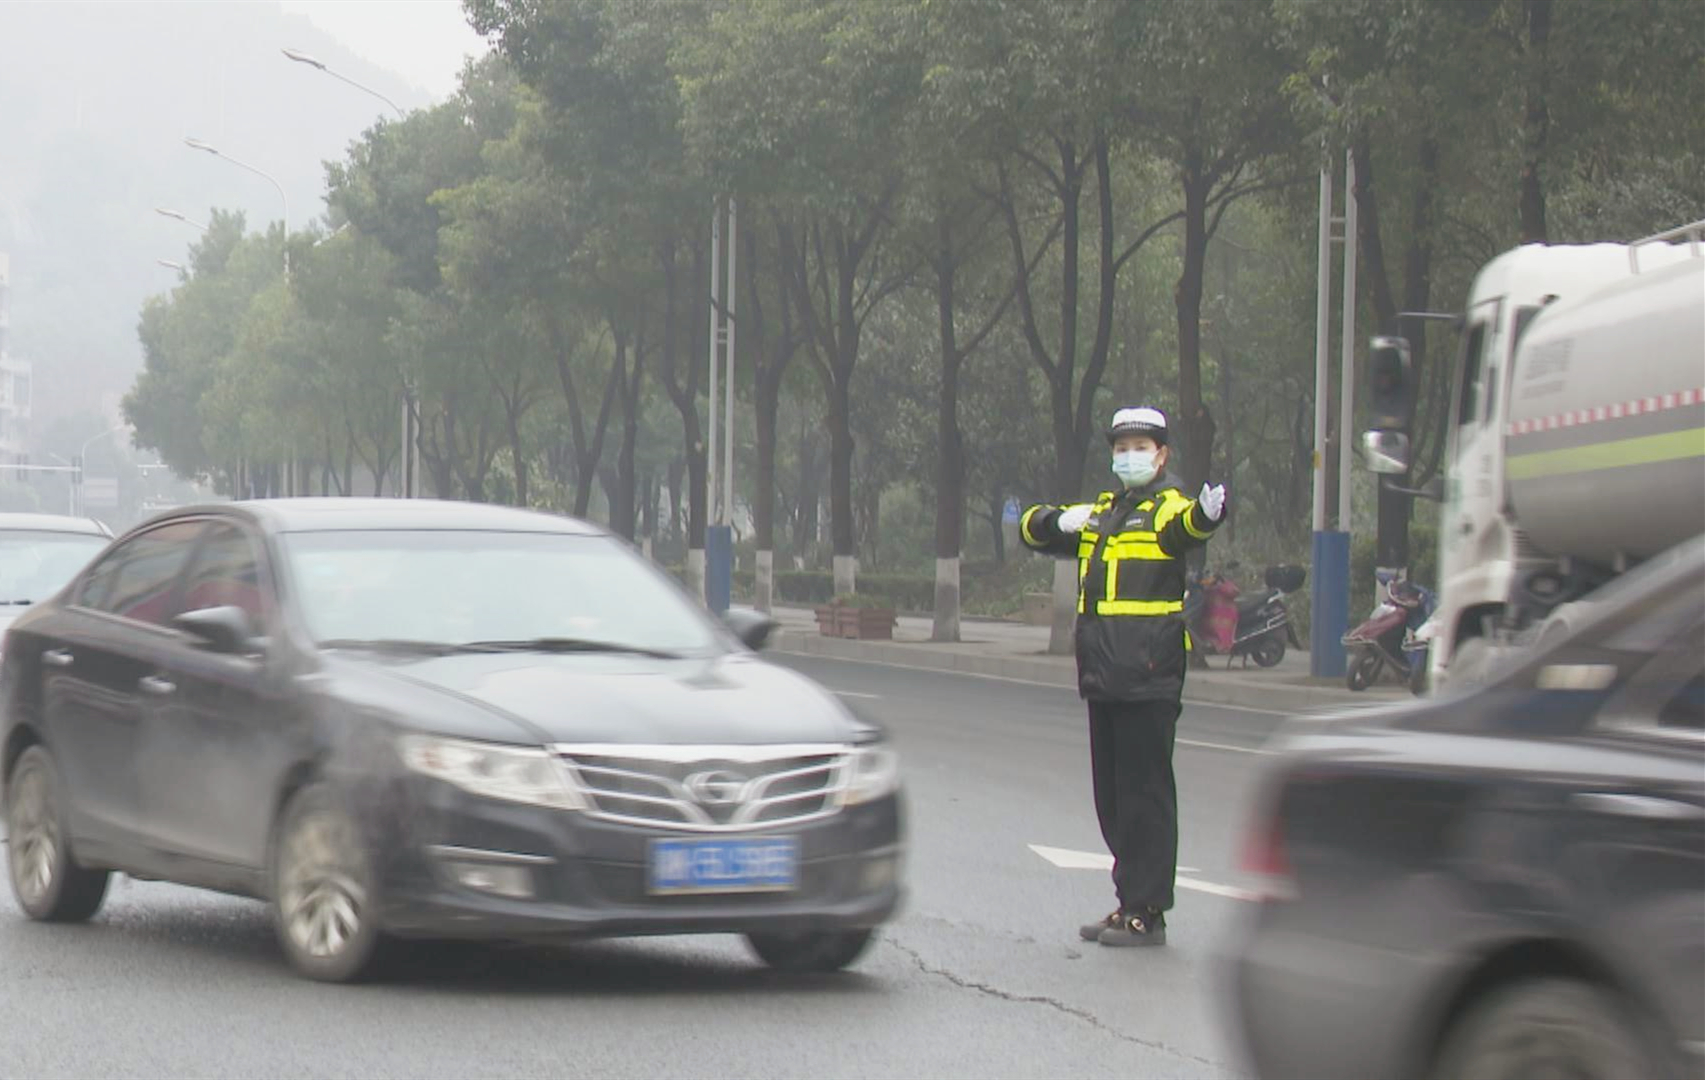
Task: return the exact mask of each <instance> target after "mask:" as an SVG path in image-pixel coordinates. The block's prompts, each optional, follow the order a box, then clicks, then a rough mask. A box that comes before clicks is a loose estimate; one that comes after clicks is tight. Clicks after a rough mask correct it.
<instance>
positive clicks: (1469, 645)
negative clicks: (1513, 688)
mask: <svg viewBox="0 0 1705 1080" xmlns="http://www.w3.org/2000/svg"><path fill="white" fill-rule="evenodd" d="M1496 659H1497V654H1496V652H1495V651H1494V650H1493V648H1492V645H1491V643H1490V642H1488V641H1487V640H1486V639H1485V638H1483V637H1471V638H1469V639H1467V640H1466V641H1464V642H1462V644H1460V645H1458V646H1457V647H1456V652H1455V654H1453V655H1452V656H1451V658H1450V666H1449V667H1448V668H1446V669H1445V670H1446V671H1447V672H1448V673H1449V675H1450V682H1451V685H1453V686H1478V685H1480V684H1481V683H1483V682H1485V681H1486V675H1487V673H1488V672H1490V671H1491V669H1492V664H1493V661H1494V660H1496Z"/></svg>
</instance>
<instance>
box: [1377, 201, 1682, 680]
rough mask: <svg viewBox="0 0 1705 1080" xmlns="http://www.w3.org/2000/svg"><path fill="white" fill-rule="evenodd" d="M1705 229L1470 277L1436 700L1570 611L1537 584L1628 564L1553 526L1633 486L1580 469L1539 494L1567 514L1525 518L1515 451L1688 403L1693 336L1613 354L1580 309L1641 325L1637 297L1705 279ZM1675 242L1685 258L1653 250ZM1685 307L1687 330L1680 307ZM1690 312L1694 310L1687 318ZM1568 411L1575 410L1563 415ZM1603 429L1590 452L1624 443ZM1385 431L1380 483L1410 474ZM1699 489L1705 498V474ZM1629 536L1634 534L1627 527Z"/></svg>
mask: <svg viewBox="0 0 1705 1080" xmlns="http://www.w3.org/2000/svg"><path fill="white" fill-rule="evenodd" d="M1702 230H1705V223H1700V224H1698V225H1693V226H1687V227H1685V228H1684V229H1681V230H1675V231H1674V232H1673V233H1665V234H1660V236H1658V237H1652V238H1649V239H1648V240H1643V241H1637V242H1635V243H1634V244H1593V245H1583V246H1562V245H1557V246H1551V245H1543V244H1529V245H1525V246H1523V247H1520V248H1517V249H1515V250H1513V251H1509V252H1506V253H1505V254H1503V255H1501V256H1499V257H1498V258H1496V259H1494V260H1492V261H1491V262H1490V263H1488V264H1487V265H1486V266H1485V267H1483V268H1482V269H1481V271H1480V273H1479V274H1478V275H1477V276H1476V277H1475V280H1474V284H1473V286H1472V288H1471V290H1470V294H1469V297H1468V303H1467V307H1466V310H1465V311H1464V312H1463V314H1462V316H1461V320H1460V327H1461V335H1460V342H1459V347H1458V351H1457V355H1456V360H1455V364H1454V369H1453V372H1452V376H1451V392H1450V398H1449V406H1448V407H1449V416H1448V418H1447V429H1446V442H1445V448H1444V455H1445V457H1444V462H1443V467H1442V469H1441V472H1442V474H1443V477H1444V484H1443V491H1442V493H1441V498H1442V500H1443V504H1444V505H1443V511H1442V514H1441V518H1440V523H1439V553H1438V567H1439V581H1438V593H1439V610H1438V613H1437V615H1436V618H1435V623H1434V625H1435V627H1436V632H1435V636H1434V638H1433V643H1432V649H1431V653H1430V660H1429V663H1430V671H1429V675H1430V678H1431V681H1432V683H1433V685H1434V686H1439V685H1442V684H1444V683H1446V682H1448V681H1452V680H1459V679H1460V680H1471V679H1473V678H1476V677H1478V676H1479V675H1480V674H1482V673H1484V670H1485V665H1486V664H1487V663H1489V662H1490V661H1491V659H1492V657H1493V654H1494V652H1495V650H1496V649H1497V647H1498V646H1499V645H1500V644H1502V643H1503V642H1505V641H1507V639H1508V638H1509V636H1510V635H1511V634H1513V633H1518V632H1521V631H1522V630H1525V629H1527V628H1528V627H1530V626H1531V625H1532V624H1533V622H1534V621H1535V620H1536V619H1537V618H1542V617H1544V616H1545V615H1547V614H1549V611H1550V609H1551V608H1552V607H1554V606H1556V604H1560V603H1566V602H1567V601H1568V600H1569V599H1570V598H1571V590H1570V588H1568V587H1563V588H1561V589H1560V591H1558V592H1557V593H1556V595H1554V596H1553V595H1550V594H1548V593H1547V592H1546V591H1545V588H1544V587H1540V588H1537V591H1536V585H1535V583H1536V582H1552V581H1554V580H1562V578H1555V579H1554V578H1553V576H1551V575H1552V574H1553V572H1554V571H1559V569H1560V571H1561V574H1562V576H1563V577H1566V578H1569V579H1570V580H1571V581H1579V580H1586V578H1583V577H1582V574H1581V571H1582V570H1583V569H1584V568H1585V566H1586V563H1585V562H1583V559H1589V560H1593V561H1596V562H1597V563H1600V564H1603V567H1604V570H1605V571H1606V572H1608V573H1611V574H1614V573H1615V572H1619V571H1620V569H1622V568H1623V567H1622V566H1620V565H1616V564H1617V563H1619V562H1623V561H1624V560H1623V559H1622V558H1621V557H1620V556H1619V555H1618V554H1617V553H1608V554H1607V553H1605V552H1603V551H1599V550H1593V551H1590V552H1589V551H1577V550H1572V548H1574V546H1575V538H1574V537H1573V536H1571V535H1569V533H1568V530H1567V529H1566V528H1565V529H1559V528H1558V527H1557V526H1556V524H1555V523H1556V520H1557V518H1558V514H1559V512H1561V513H1562V514H1565V515H1571V516H1573V517H1575V518H1577V519H1580V518H1584V517H1586V516H1587V515H1603V514H1605V513H1606V507H1605V506H1604V505H1603V501H1602V499H1601V498H1600V497H1599V494H1598V493H1599V492H1602V491H1613V492H1614V491H1619V490H1621V487H1620V486H1619V485H1626V484H1627V483H1628V481H1629V477H1628V476H1626V475H1623V476H1612V475H1608V474H1592V467H1593V465H1594V463H1593V462H1592V461H1591V460H1585V461H1576V462H1575V464H1576V465H1580V466H1583V467H1582V468H1579V469H1571V470H1569V471H1571V472H1576V473H1579V475H1577V476H1575V477H1574V478H1573V480H1574V482H1573V485H1572V486H1570V485H1568V484H1564V485H1554V486H1552V487H1550V488H1548V489H1547V490H1546V491H1545V492H1544V493H1543V497H1544V498H1545V499H1547V500H1550V501H1553V502H1555V501H1557V500H1559V499H1561V500H1563V501H1566V502H1567V503H1568V504H1569V505H1568V506H1567V507H1550V506H1543V507H1538V508H1537V509H1536V507H1535V506H1534V504H1533V498H1532V496H1531V494H1530V495H1529V499H1528V502H1529V506H1528V508H1527V509H1526V511H1525V512H1524V511H1523V509H1522V507H1521V506H1520V505H1519V503H1520V501H1521V500H1518V499H1516V498H1514V497H1513V496H1514V491H1513V490H1512V482H1511V462H1510V460H1509V455H1510V453H1511V451H1512V438H1514V437H1515V435H1516V432H1517V430H1518V427H1519V430H1520V431H1521V432H1522V433H1523V435H1524V436H1526V435H1528V434H1531V433H1534V432H1536V431H1537V430H1538V429H1539V428H1545V426H1546V425H1551V428H1550V429H1548V430H1555V429H1556V428H1557V427H1559V426H1567V427H1573V426H1574V425H1575V424H1576V422H1577V421H1579V422H1580V423H1581V424H1583V425H1585V424H1588V423H1591V422H1592V418H1593V417H1594V416H1597V417H1598V419H1599V420H1600V421H1607V420H1609V419H1610V417H1609V412H1608V409H1609V408H1611V407H1612V406H1614V405H1615V404H1616V403H1618V402H1621V401H1623V400H1624V399H1625V398H1626V396H1627V395H1628V394H1629V393H1633V392H1634V391H1635V390H1636V389H1638V390H1639V392H1640V393H1658V394H1660V395H1662V394H1670V395H1674V394H1676V393H1687V392H1690V390H1691V389H1692V388H1693V387H1696V386H1697V385H1698V384H1699V383H1700V382H1701V378H1700V371H1701V370H1702V369H1705V354H1702V353H1701V352H1700V350H1699V349H1698V347H1697V346H1696V345H1695V344H1694V343H1693V342H1692V341H1691V340H1689V339H1690V338H1691V337H1692V336H1694V335H1688V334H1685V333H1684V334H1682V335H1680V337H1679V338H1678V337H1677V336H1676V335H1669V336H1667V337H1665V338H1663V339H1662V340H1661V341H1658V342H1655V343H1653V344H1651V345H1650V347H1649V348H1645V349H1641V348H1635V347H1633V340H1632V339H1630V338H1627V337H1623V338H1621V339H1620V340H1621V341H1622V342H1623V346H1622V347H1620V348H1619V347H1617V345H1616V344H1615V343H1614V342H1613V341H1606V340H1604V339H1605V337H1606V335H1604V334H1599V335H1598V336H1597V337H1596V338H1595V337H1592V336H1590V335H1582V334H1579V333H1575V332H1574V331H1575V330H1576V329H1578V327H1579V325H1580V324H1581V323H1582V321H1583V320H1582V317H1581V312H1582V309H1583V305H1590V304H1593V303H1594V301H1595V299H1596V300H1597V303H1596V306H1594V307H1593V308H1592V309H1591V311H1590V313H1589V314H1588V318H1591V319H1597V318H1600V317H1601V316H1606V315H1608V316H1609V317H1611V318H1613V319H1614V318H1616V317H1618V316H1620V317H1622V318H1624V319H1629V318H1633V317H1634V316H1633V314H1632V310H1631V309H1630V303H1631V302H1630V301H1629V300H1628V299H1627V297H1628V296H1632V295H1634V294H1635V293H1637V292H1638V291H1639V290H1640V289H1642V288H1645V287H1646V286H1648V285H1651V286H1654V287H1656V286H1658V285H1659V284H1660V279H1662V278H1663V277H1664V276H1665V275H1666V274H1668V275H1669V276H1673V270H1674V268H1677V267H1682V268H1683V269H1684V271H1685V270H1691V271H1692V272H1693V273H1695V274H1696V273H1697V272H1698V269H1699V266H1701V265H1705V260H1702V258H1701V252H1700V251H1699V243H1698V241H1699V238H1700V233H1701V231H1702ZM1678 235H1684V236H1687V237H1688V238H1689V239H1691V240H1692V243H1689V244H1671V243H1663V242H1660V241H1663V240H1666V239H1670V238H1673V237H1675V236H1678ZM1689 263H1691V264H1697V265H1691V266H1688V265H1687V264H1689ZM1677 285H1679V287H1681V288H1683V289H1685V288H1688V287H1691V286H1689V285H1688V284H1687V283H1686V282H1672V283H1670V286H1669V287H1670V288H1671V290H1672V292H1673V291H1674V288H1675V287H1676V286H1677ZM1680 304H1681V305H1682V308H1681V309H1680V310H1682V311H1683V315H1684V316H1685V315H1686V314H1687V313H1688V312H1687V311H1686V304H1687V301H1686V299H1685V298H1683V299H1682V300H1681V301H1680ZM1671 306H1672V307H1675V304H1674V303H1672V304H1671ZM1697 308H1698V305H1697V303H1695V304H1694V305H1693V309H1692V310H1693V311H1695V312H1696V311H1697ZM1571 312H1572V313H1573V316H1572V318H1573V324H1572V325H1568V326H1567V327H1566V330H1567V332H1565V333H1559V334H1551V335H1550V337H1552V338H1555V339H1556V340H1554V341H1548V342H1547V343H1546V346H1545V347H1544V348H1541V349H1538V350H1535V349H1531V348H1530V349H1524V348H1523V345H1524V342H1528V341H1529V338H1530V335H1532V333H1533V332H1534V330H1535V328H1536V327H1540V328H1544V327H1547V326H1558V327H1565V324H1566V322H1567V321H1568V320H1570V319H1571V315H1570V313H1571ZM1693 317H1694V318H1696V319H1697V318H1698V317H1699V316H1698V315H1697V314H1695V315H1693ZM1541 336H1544V335H1541ZM1381 343H1384V344H1385V345H1386V346H1387V347H1388V349H1389V346H1390V345H1391V344H1392V343H1397V344H1400V345H1403V357H1404V359H1403V363H1404V364H1405V365H1407V347H1406V344H1405V343H1402V341H1401V339H1389V338H1388V339H1377V340H1376V354H1377V353H1378V351H1379V349H1380V344H1381ZM1675 350H1681V353H1680V354H1679V355H1678V354H1676V352H1675ZM1689 366H1691V376H1689V375H1688V374H1687V372H1688V369H1689ZM1518 371H1519V374H1518ZM1377 378H1378V376H1377V375H1376V379H1377ZM1678 379H1679V380H1680V381H1679V382H1678ZM1403 382H1404V384H1405V386H1406V388H1407V391H1406V392H1408V393H1409V394H1410V402H1409V410H1410V411H1412V407H1413V380H1412V378H1411V377H1410V376H1409V373H1408V372H1407V371H1405V373H1404V376H1403ZM1671 383H1676V385H1673V386H1672V385H1670V384H1671ZM1683 384H1685V385H1683ZM1619 395H1620V396H1619ZM1561 402H1568V403H1571V404H1572V405H1573V406H1574V407H1572V408H1563V407H1561V405H1560V404H1558V403H1561ZM1595 409H1596V410H1597V411H1596V412H1595ZM1375 411H1376V413H1379V412H1380V411H1381V410H1379V409H1376V410H1375ZM1385 411H1386V412H1387V413H1388V414H1389V413H1390V412H1391V410H1385ZM1378 423H1379V421H1378V420H1376V424H1378ZM1535 425H1537V428H1536V426H1535ZM1600 426H1601V427H1603V428H1604V429H1605V432H1606V434H1601V433H1599V432H1596V431H1595V432H1593V433H1591V434H1590V435H1589V434H1588V433H1587V431H1586V428H1585V427H1584V426H1583V428H1582V435H1583V436H1584V437H1585V441H1587V442H1589V443H1590V442H1591V441H1592V439H1595V438H1604V437H1615V436H1616V435H1618V434H1619V433H1618V432H1617V431H1615V430H1612V429H1614V428H1615V426H1616V425H1614V424H1611V423H1603V424H1601V425H1600ZM1385 427H1386V430H1383V431H1382V430H1379V428H1377V427H1376V430H1375V431H1372V432H1369V434H1368V436H1367V439H1368V447H1369V454H1368V459H1369V462H1370V464H1371V465H1372V466H1373V467H1374V468H1375V470H1376V471H1384V472H1400V471H1404V470H1405V469H1406V468H1407V465H1408V461H1407V435H1406V432H1405V433H1404V435H1403V438H1402V447H1401V450H1400V451H1398V452H1393V449H1392V448H1393V446H1394V445H1395V444H1393V443H1392V442H1390V438H1391V435H1392V432H1391V430H1390V427H1391V425H1390V424H1389V423H1387V424H1386V425H1385ZM1545 437H1549V436H1545ZM1577 441H1580V440H1577ZM1520 449H1521V448H1520V447H1519V446H1518V447H1517V450H1518V452H1519V451H1520ZM1529 456H1533V455H1529ZM1541 456H1543V455H1541ZM1550 456H1552V457H1555V456H1557V455H1556V454H1555V453H1553V454H1552V455H1550ZM1382 462H1383V465H1382ZM1519 472H1520V469H1518V473H1519ZM1589 474H1591V475H1589ZM1636 475H1638V474H1636ZM1697 479H1698V480H1699V481H1700V482H1702V483H1705V474H1702V476H1701V477H1699V478H1697ZM1601 482H1602V483H1601ZM1529 486H1530V488H1531V487H1532V485H1531V484H1530V485H1529ZM1535 518H1543V519H1544V520H1545V521H1546V522H1547V523H1548V527H1547V528H1546V529H1545V530H1543V535H1536V534H1535V532H1534V529H1533V524H1534V521H1533V520H1532V519H1535ZM1626 527H1628V528H1633V527H1635V526H1634V525H1633V524H1632V523H1628V524H1627V526H1626ZM1693 531H1695V532H1697V531H1698V528H1697V527H1695V528H1694V530H1693ZM1679 539H1680V537H1678V538H1677V540H1679ZM1600 546H1602V545H1600ZM1547 587H1549V586H1547ZM1577 591H1578V590H1577Z"/></svg>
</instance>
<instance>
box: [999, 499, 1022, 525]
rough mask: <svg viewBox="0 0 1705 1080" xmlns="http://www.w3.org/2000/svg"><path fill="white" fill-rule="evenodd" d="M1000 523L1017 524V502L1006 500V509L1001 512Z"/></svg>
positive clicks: (1015, 500)
mask: <svg viewBox="0 0 1705 1080" xmlns="http://www.w3.org/2000/svg"><path fill="white" fill-rule="evenodd" d="M1001 523H1002V524H1004V525H1017V524H1018V500H1017V499H1008V500H1007V501H1006V507H1005V508H1004V509H1003V510H1002V511H1001Z"/></svg>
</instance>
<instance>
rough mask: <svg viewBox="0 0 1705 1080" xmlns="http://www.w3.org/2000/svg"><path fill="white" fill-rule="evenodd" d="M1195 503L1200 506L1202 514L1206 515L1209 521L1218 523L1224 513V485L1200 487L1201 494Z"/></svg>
mask: <svg viewBox="0 0 1705 1080" xmlns="http://www.w3.org/2000/svg"><path fill="white" fill-rule="evenodd" d="M1196 502H1197V503H1199V504H1201V507H1202V513H1204V514H1206V515H1208V520H1209V521H1218V520H1219V519H1220V515H1221V514H1224V513H1225V485H1224V484H1214V485H1213V486H1212V487H1210V486H1209V485H1207V484H1203V485H1202V493H1201V494H1200V495H1198V496H1196Z"/></svg>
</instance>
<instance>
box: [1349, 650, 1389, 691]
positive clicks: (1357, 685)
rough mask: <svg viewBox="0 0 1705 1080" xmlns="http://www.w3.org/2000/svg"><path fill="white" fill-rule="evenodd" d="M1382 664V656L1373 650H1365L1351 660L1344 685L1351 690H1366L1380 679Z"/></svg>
mask: <svg viewBox="0 0 1705 1080" xmlns="http://www.w3.org/2000/svg"><path fill="white" fill-rule="evenodd" d="M1382 663H1384V661H1383V660H1381V659H1380V655H1379V654H1378V653H1376V652H1373V651H1372V650H1368V649H1364V650H1363V651H1361V652H1359V653H1357V654H1356V655H1355V656H1353V657H1351V658H1350V666H1349V667H1348V668H1347V669H1345V671H1344V685H1345V686H1348V687H1349V688H1350V689H1351V690H1366V689H1367V688H1368V687H1370V686H1372V685H1373V684H1374V680H1375V679H1377V678H1379V669H1380V665H1381V664H1382Z"/></svg>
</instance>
